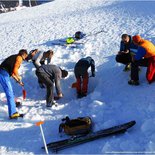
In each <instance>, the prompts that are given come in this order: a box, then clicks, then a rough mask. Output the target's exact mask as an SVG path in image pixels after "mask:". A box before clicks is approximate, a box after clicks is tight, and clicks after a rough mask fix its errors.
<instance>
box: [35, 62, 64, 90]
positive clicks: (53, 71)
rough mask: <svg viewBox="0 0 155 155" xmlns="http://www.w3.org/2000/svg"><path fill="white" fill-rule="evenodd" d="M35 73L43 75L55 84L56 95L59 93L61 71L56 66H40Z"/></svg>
mask: <svg viewBox="0 0 155 155" xmlns="http://www.w3.org/2000/svg"><path fill="white" fill-rule="evenodd" d="M36 72H37V73H45V74H46V75H47V76H48V77H50V79H51V81H52V82H53V83H55V87H56V91H57V93H59V92H61V86H60V79H61V77H62V73H61V69H60V68H59V67H58V66H56V65H41V66H40V67H39V68H37V70H36Z"/></svg>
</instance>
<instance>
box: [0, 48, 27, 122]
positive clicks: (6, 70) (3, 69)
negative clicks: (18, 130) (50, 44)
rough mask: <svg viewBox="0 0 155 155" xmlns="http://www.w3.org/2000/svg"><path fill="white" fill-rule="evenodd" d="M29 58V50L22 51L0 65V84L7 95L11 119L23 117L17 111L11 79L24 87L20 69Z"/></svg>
mask: <svg viewBox="0 0 155 155" xmlns="http://www.w3.org/2000/svg"><path fill="white" fill-rule="evenodd" d="M27 56H28V53H27V50H25V49H21V50H20V51H19V53H18V54H15V55H11V56H9V57H8V58H6V59H5V60H4V61H3V62H2V63H1V65H0V84H1V85H2V87H3V90H4V92H5V94H6V98H7V104H8V113H9V117H10V119H14V118H18V117H20V116H21V114H19V113H18V112H17V111H16V104H15V97H14V93H13V88H12V84H11V81H10V77H12V78H13V79H15V80H16V81H17V82H18V83H19V84H20V85H21V86H23V85H24V84H23V82H22V81H21V80H22V78H21V76H20V75H19V74H18V69H19V67H20V66H21V64H22V62H23V61H24V60H25V59H26V58H27Z"/></svg>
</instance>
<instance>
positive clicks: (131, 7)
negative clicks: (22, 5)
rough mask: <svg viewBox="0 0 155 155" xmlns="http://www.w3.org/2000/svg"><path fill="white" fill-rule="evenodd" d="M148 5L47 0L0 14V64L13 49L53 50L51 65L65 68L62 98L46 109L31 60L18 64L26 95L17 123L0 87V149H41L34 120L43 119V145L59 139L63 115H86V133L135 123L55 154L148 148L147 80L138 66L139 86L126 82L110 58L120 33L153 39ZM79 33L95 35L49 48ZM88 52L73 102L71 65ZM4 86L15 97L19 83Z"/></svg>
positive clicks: (154, 148) (151, 127)
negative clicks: (85, 86) (89, 62)
mask: <svg viewBox="0 0 155 155" xmlns="http://www.w3.org/2000/svg"><path fill="white" fill-rule="evenodd" d="M154 5H155V2H153V1H149V2H147V1H141V2H140V1H104V0H91V1H88V0H85V1H83V0H68V1H64V0H55V1H53V2H51V3H47V4H44V5H40V6H37V7H33V8H26V9H24V10H20V11H16V12H9V13H5V14H0V19H1V20H0V35H1V37H0V51H1V57H0V62H2V61H3V60H4V59H5V58H6V57H7V56H9V55H11V54H15V53H17V52H18V51H19V49H21V48H26V49H28V50H31V49H35V48H38V49H40V50H43V51H46V50H48V49H53V50H54V52H55V54H54V58H53V63H54V64H56V65H59V66H61V67H63V68H65V69H67V70H68V71H69V76H68V77H67V78H66V79H65V80H62V90H63V91H64V95H65V96H64V98H63V99H61V100H60V101H58V104H59V106H58V107H56V108H52V109H50V108H49V109H48V108H46V105H45V95H46V91H45V90H44V89H40V88H39V86H38V83H37V78H36V75H35V69H34V66H33V65H32V63H24V64H23V65H22V66H21V68H20V73H21V74H22V77H23V81H24V83H25V89H26V91H27V98H26V100H25V101H23V106H22V107H21V108H19V111H20V112H24V113H26V115H25V117H24V118H23V120H22V119H19V120H9V119H8V114H7V105H6V99H5V96H4V93H3V90H2V88H1V87H0V131H1V132H0V137H1V140H0V153H1V154H7V153H9V154H43V153H45V151H44V150H42V149H41V147H42V146H43V142H42V137H41V134H40V129H39V127H36V126H35V122H37V121H39V120H45V124H44V125H43V130H44V132H45V137H46V140H47V142H51V141H56V140H60V139H61V138H60V136H59V134H58V126H59V124H60V123H61V119H62V118H64V117H65V116H67V115H68V116H70V117H71V118H76V117H79V116H90V117H91V118H92V120H93V122H94V124H95V126H94V131H97V130H100V129H103V128H108V127H111V126H113V125H118V124H121V123H125V122H127V121H130V120H136V121H137V124H136V125H135V126H134V127H133V128H132V129H130V131H131V132H127V133H125V134H124V135H118V136H113V137H110V138H104V139H100V140H97V141H95V142H91V143H86V144H83V145H80V146H77V147H73V148H70V149H66V150H63V151H61V152H60V153H64V154H73V153H75V152H76V154H82V153H84V154H90V153H91V154H93V153H94V154H99V153H100V154H102V153H105V152H112V151H114V152H155V133H154V131H155V104H154V92H155V91H154V90H155V86H154V84H152V85H148V84H147V82H146V78H145V71H146V69H145V68H142V71H141V72H140V82H141V85H140V86H139V87H132V86H129V85H128V84H127V81H128V79H129V78H130V73H125V72H123V71H122V70H123V66H122V65H120V64H117V63H116V62H115V55H116V54H117V52H118V50H119V43H120V36H121V35H122V33H129V34H131V35H134V34H140V35H141V36H142V37H144V38H145V39H149V40H151V41H152V42H154V43H155V25H154V19H155V10H154ZM79 30H80V31H83V32H84V33H86V34H87V35H91V34H95V33H97V32H99V31H103V32H101V33H97V34H95V35H92V36H91V37H86V38H85V40H84V41H85V44H84V45H81V46H80V47H79V48H69V47H62V46H51V43H52V41H55V40H58V39H64V38H66V36H72V35H73V34H74V33H75V32H76V31H79ZM81 41H83V40H81ZM88 55H90V56H92V57H93V58H94V60H95V62H96V71H97V72H96V77H95V78H90V82H89V94H88V96H87V97H85V98H83V99H78V100H77V99H76V92H75V90H74V89H72V88H71V84H72V83H73V82H75V78H74V74H73V68H74V65H75V63H76V62H77V60H78V59H80V58H81V57H85V56H88ZM12 84H13V88H14V93H15V96H17V98H18V99H20V100H22V88H21V87H20V86H18V85H17V84H16V83H15V82H14V81H13V80H12ZM6 137H7V138H6ZM64 138H65V136H64ZM91 144H92V145H93V147H91ZM94 147H95V149H94ZM50 153H51V152H50Z"/></svg>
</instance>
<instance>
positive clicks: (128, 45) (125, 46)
mask: <svg viewBox="0 0 155 155" xmlns="http://www.w3.org/2000/svg"><path fill="white" fill-rule="evenodd" d="M121 38H122V41H121V44H120V51H119V52H118V54H117V55H116V61H117V62H119V63H122V64H124V65H125V68H124V70H123V71H129V70H130V68H131V66H130V65H131V60H132V56H131V55H132V54H131V53H132V52H133V50H135V49H136V50H137V48H138V46H137V45H135V44H134V43H133V41H132V37H131V36H130V35H128V34H123V35H122V36H121Z"/></svg>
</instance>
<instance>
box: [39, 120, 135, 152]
mask: <svg viewBox="0 0 155 155" xmlns="http://www.w3.org/2000/svg"><path fill="white" fill-rule="evenodd" d="M135 124H136V121H130V122H127V123H124V124H121V125H118V126H114V127H111V128H108V129H103V130H99V131H96V132H93V133H90V134H87V135H85V136H79V137H77V136H75V137H71V138H68V139H65V140H60V141H56V142H51V143H49V144H47V147H48V148H51V149H52V150H53V151H54V152H57V151H59V150H62V149H65V148H68V147H72V146H76V145H79V144H82V143H86V142H89V141H93V140H96V139H99V138H102V137H107V136H111V135H115V134H120V133H125V132H126V131H127V129H129V128H131V127H132V126H134V125H135ZM42 148H43V149H44V147H42Z"/></svg>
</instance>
